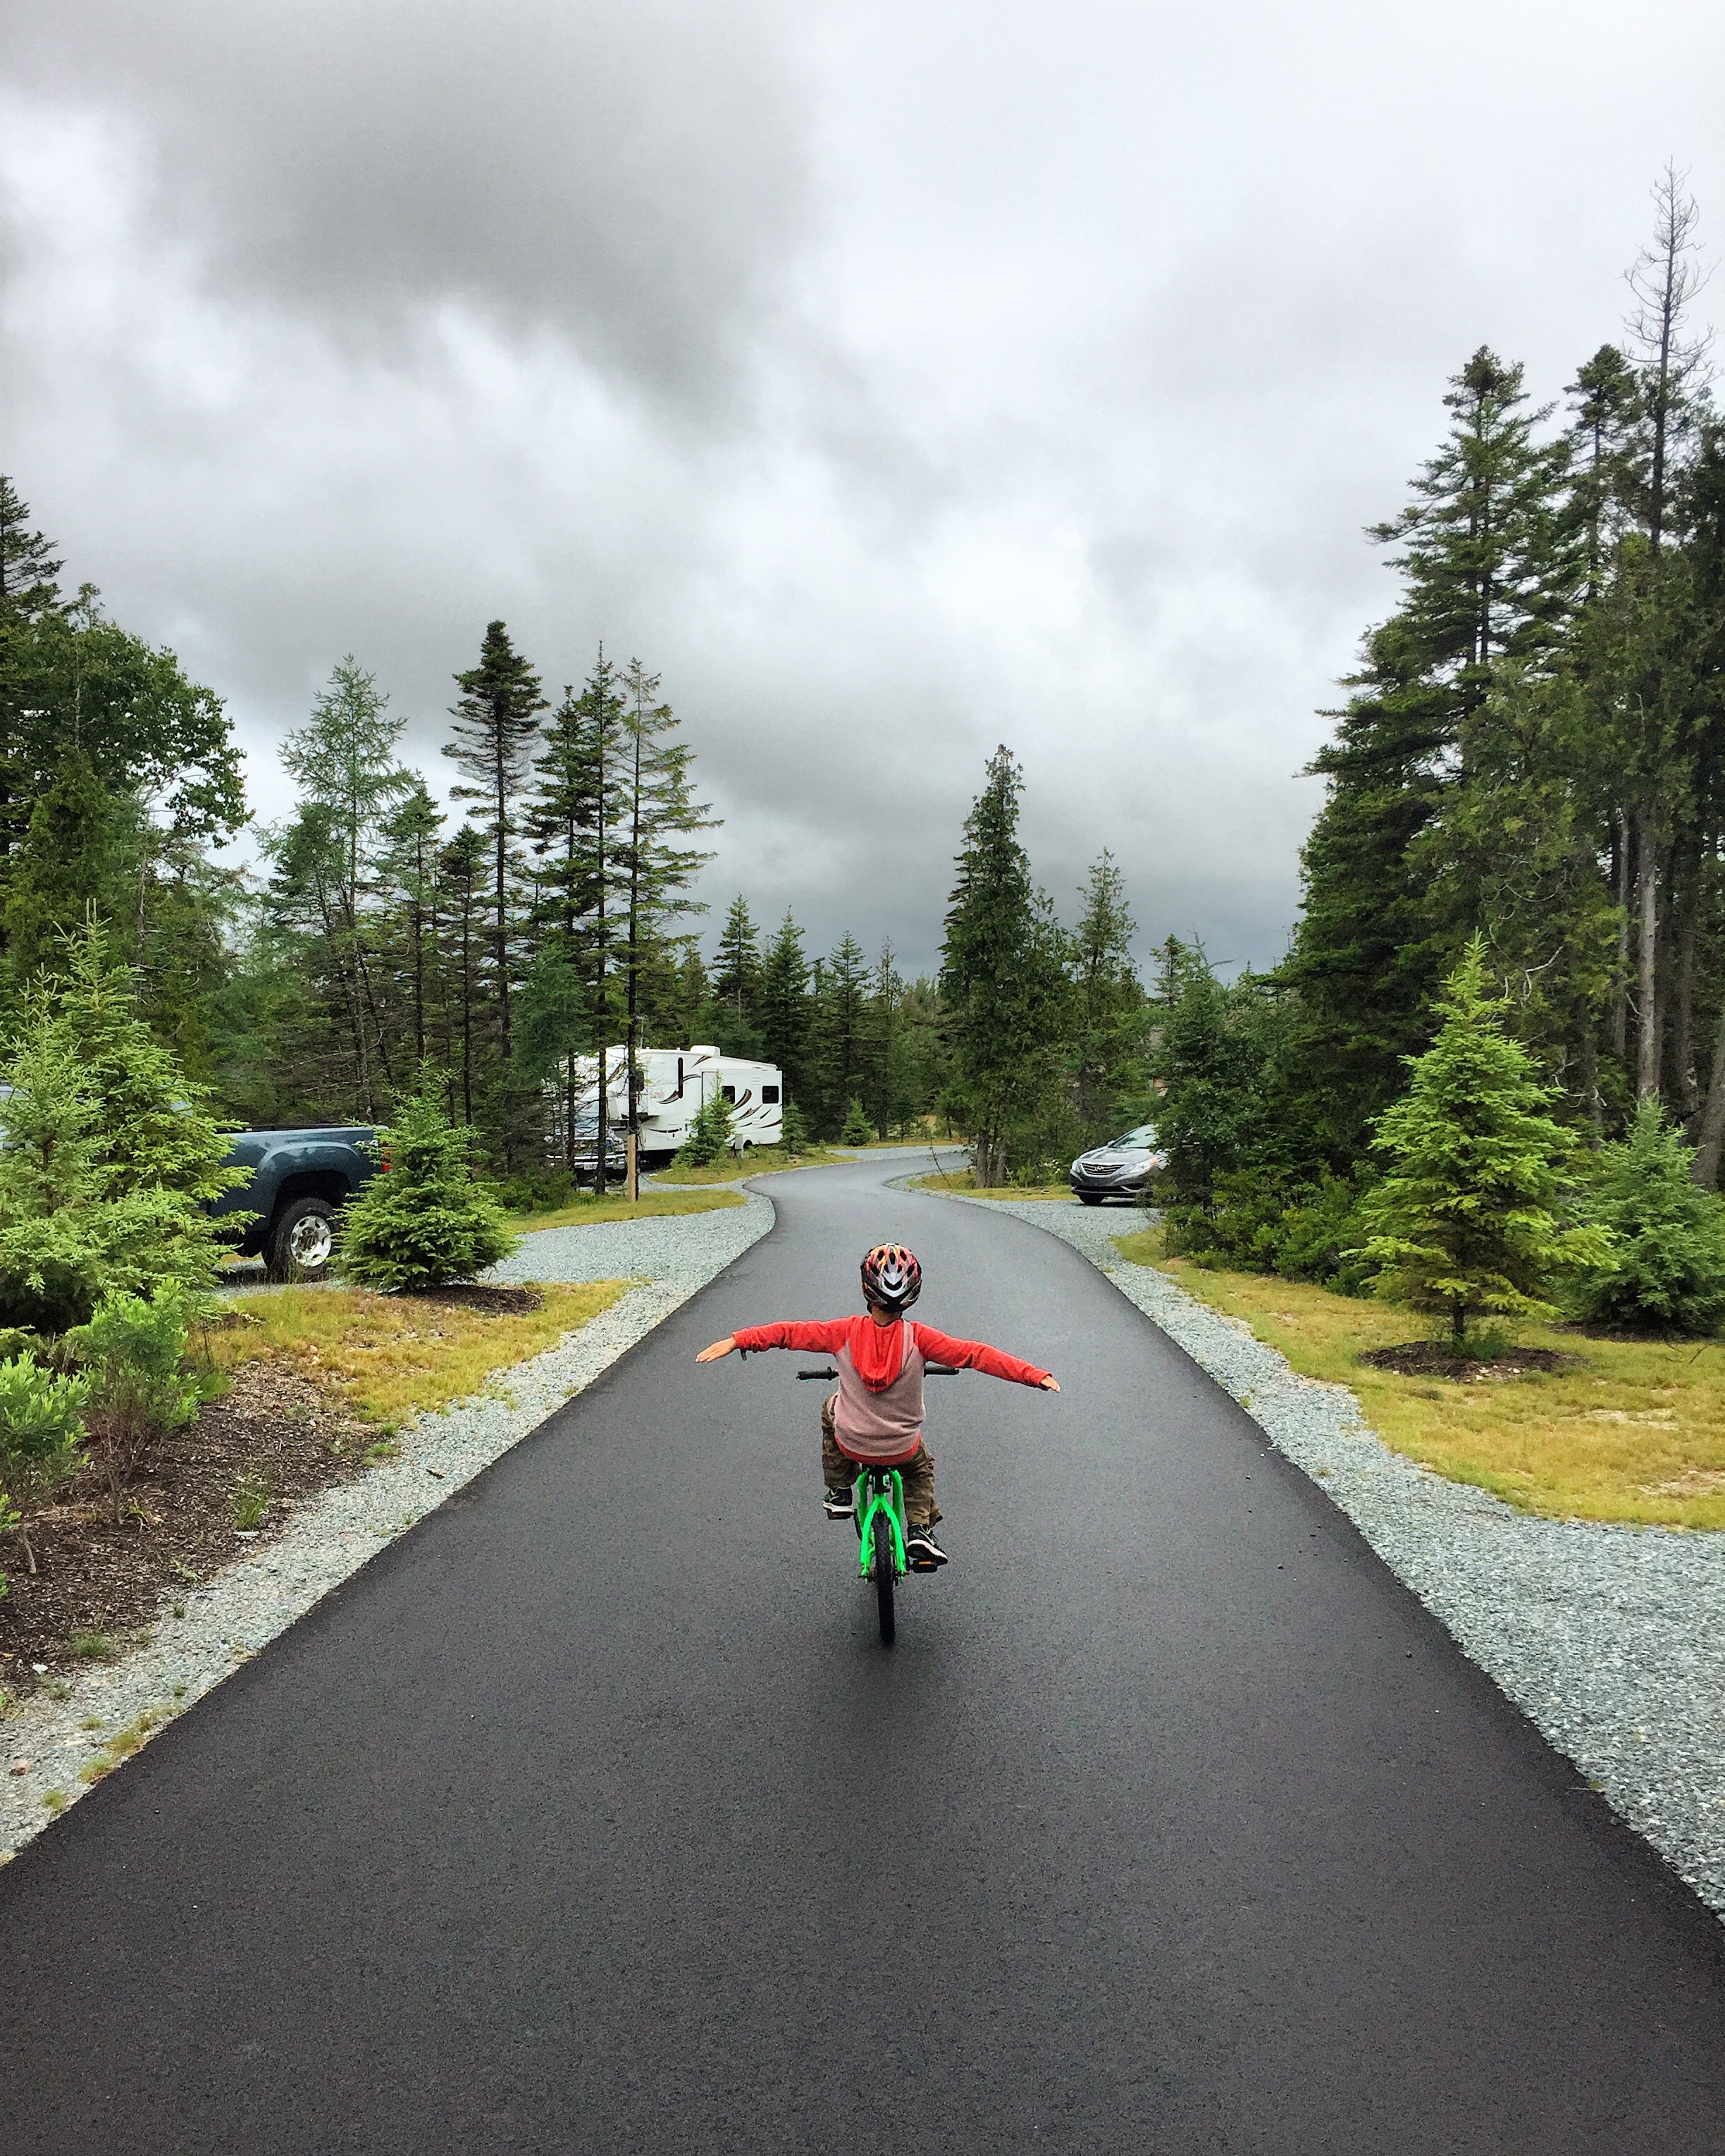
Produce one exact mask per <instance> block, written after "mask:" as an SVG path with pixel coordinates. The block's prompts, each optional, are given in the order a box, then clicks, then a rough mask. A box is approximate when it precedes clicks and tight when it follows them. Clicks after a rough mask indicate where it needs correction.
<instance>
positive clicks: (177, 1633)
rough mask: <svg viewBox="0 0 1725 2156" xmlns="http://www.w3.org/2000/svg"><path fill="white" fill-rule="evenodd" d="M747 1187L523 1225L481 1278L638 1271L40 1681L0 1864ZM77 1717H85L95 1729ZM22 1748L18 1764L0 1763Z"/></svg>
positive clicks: (559, 1387) (445, 1482) (456, 1478)
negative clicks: (126, 1639)
mask: <svg viewBox="0 0 1725 2156" xmlns="http://www.w3.org/2000/svg"><path fill="white" fill-rule="evenodd" d="M772 1225H773V1207H772V1205H771V1204H769V1203H768V1200H767V1199H764V1198H762V1197H758V1196H756V1195H754V1194H752V1193H751V1194H749V1195H747V1197H746V1199H745V1201H744V1203H743V1204H742V1205H740V1206H732V1207H727V1208H726V1209H723V1210H722V1211H719V1212H715V1213H691V1214H672V1215H670V1216H669V1217H667V1218H665V1219H651V1220H622V1221H615V1222H606V1223H603V1224H600V1225H598V1226H595V1227H591V1228H583V1227H577V1228H548V1229H543V1230H542V1231H541V1232H540V1233H539V1234H537V1235H529V1236H527V1237H526V1239H525V1240H523V1242H522V1245H521V1249H520V1250H518V1251H517V1252H516V1255H515V1256H514V1257H512V1258H511V1259H509V1260H507V1261H506V1263H505V1264H503V1265H500V1266H498V1267H497V1269H496V1270H495V1272H493V1273H491V1274H489V1275H488V1276H487V1278H489V1279H492V1280H499V1281H547V1282H549V1281H598V1280H630V1279H633V1280H634V1281H638V1282H639V1285H638V1286H634V1287H632V1288H631V1289H630V1290H629V1292H628V1294H627V1295H625V1296H623V1297H622V1298H621V1299H620V1300H619V1301H617V1302H615V1303H614V1304H613V1305H612V1306H611V1308H610V1309H609V1310H608V1311H605V1312H602V1313H601V1314H600V1315H599V1316H598V1317H596V1318H594V1319H593V1321H592V1322H590V1323H589V1324H587V1325H584V1326H583V1327H582V1328H581V1330H580V1331H579V1332H572V1333H570V1334H569V1335H568V1336H567V1337H566V1338H565V1339H564V1340H562V1342H559V1344H558V1345H557V1347H551V1348H547V1351H546V1352H545V1353H544V1354H542V1355H536V1356H535V1357H534V1358H533V1359H532V1360H531V1362H527V1363H521V1364H519V1365H518V1366H517V1367H516V1368H514V1369H512V1370H509V1371H506V1372H500V1373H499V1374H498V1377H497V1378H495V1380H494V1381H493V1383H492V1386H491V1387H490V1389H489V1390H487V1391H486V1392H485V1393H484V1394H480V1395H479V1396H478V1397H477V1398H475V1399H470V1400H464V1401H462V1402H460V1403H459V1404H458V1405H456V1406H454V1407H452V1408H449V1409H446V1410H445V1411H444V1413H442V1414H432V1415H424V1416H422V1417H421V1418H420V1419H418V1421H417V1422H415V1423H413V1424H408V1426H407V1427H406V1428H405V1429H403V1430H402V1432H401V1433H400V1435H399V1438H398V1443H399V1445H400V1446H401V1451H400V1455H399V1457H398V1458H397V1459H394V1460H389V1461H388V1462H387V1463H385V1464H383V1465H381V1466H377V1467H374V1468H371V1469H369V1470H367V1472H366V1473H364V1474H363V1475H360V1476H356V1477H355V1478H354V1479H353V1480H352V1481H350V1482H342V1483H337V1484H336V1485H334V1486H332V1487H331V1488H330V1489H328V1490H326V1491H321V1492H320V1493H319V1495H318V1496H316V1497H314V1498H311V1499H309V1500H308V1501H306V1502H305V1504H303V1505H302V1506H300V1507H298V1508H297V1510H296V1512H295V1516H294V1517H293V1518H292V1519H291V1520H290V1522H289V1523H288V1525H287V1526H286V1527H285V1528H284V1530H283V1531H282V1532H280V1534H275V1535H271V1536H269V1537H255V1538H254V1537H244V1536H242V1537H236V1547H237V1548H239V1550H241V1551H244V1552H245V1554H244V1555H242V1556H240V1557H239V1558H238V1559H237V1561H236V1562H235V1563H234V1564H232V1565H230V1566H229V1567H228V1569H227V1570H226V1571H225V1572H223V1573H220V1574H219V1575H218V1577H217V1578H213V1579H212V1580H210V1581H209V1582H208V1584H206V1585H204V1586H202V1587H198V1588H196V1589H192V1590H190V1591H188V1592H187V1594H186V1596H185V1599H184V1600H183V1601H182V1602H181V1603H179V1604H175V1605H172V1606H173V1607H175V1608H177V1609H179V1610H181V1611H182V1613H183V1614H180V1615H174V1614H167V1613H164V1614H162V1615H161V1616H159V1617H158V1619H157V1621H156V1623H155V1624H154V1625H153V1626H152V1628H151V1631H150V1632H149V1634H147V1635H146V1638H145V1640H144V1641H143V1642H142V1643H141V1644H140V1645H138V1646H137V1647H136V1648H135V1649H134V1650H132V1651H131V1653H130V1654H128V1655H126V1657H125V1659H124V1660H123V1661H119V1662H116V1663H114V1664H112V1665H110V1666H105V1667H101V1666H98V1667H95V1668H92V1669H90V1670H89V1671H86V1672H85V1673H84V1674H82V1675H80V1676H78V1677H77V1678H75V1679H74V1681H72V1683H71V1685H70V1686H69V1691H68V1694H67V1697H65V1698H64V1699H54V1698H53V1697H49V1695H47V1694H46V1693H43V1694H39V1695H38V1696H37V1697H34V1698H33V1699H30V1700H27V1701H26V1702H24V1703H23V1706H22V1707H20V1708H19V1709H18V1712H16V1713H14V1714H13V1715H11V1716H9V1717H6V1718H5V1719H3V1720H0V1746H3V1751H0V1862H4V1861H5V1860H6V1859H7V1858H8V1856H12V1855H13V1854H14V1853H15V1852H16V1851H18V1849H20V1848H22V1846H23V1844H24V1843H25V1842H27V1841H28V1840H31V1839H32V1838H33V1836H34V1835H38V1834H39V1833H40V1832H41V1831H42V1830H43V1828H44V1826H46V1825H48V1824H49V1820H51V1819H53V1818H54V1815H55V1809H54V1807H51V1806H50V1805H49V1804H46V1803H44V1797H45V1795H46V1794H47V1792H49V1790H58V1791H59V1794H60V1796H61V1798H62V1799H64V1802H65V1803H67V1804H70V1803H72V1802H74V1800H75V1799H77V1798H79V1797H80V1796H82V1795H83V1794H84V1792H85V1789H86V1788H87V1787H89V1786H90V1784H89V1783H87V1782H86V1781H85V1779H83V1777H84V1775H85V1772H86V1770H92V1771H93V1770H94V1768H95V1766H96V1765H98V1764H99V1763H101V1761H102V1760H103V1758H104V1753H103V1747H104V1745H105V1743H106V1742H107V1740H108V1739H109V1738H111V1737H112V1736H113V1735H114V1734H115V1733H116V1732H119V1731H121V1730H124V1729H126V1728H127V1727H130V1726H133V1725H135V1724H136V1721H137V1718H138V1717H140V1716H141V1715H145V1714H149V1715H151V1716H152V1717H154V1718H155V1721H154V1725H153V1726H159V1724H160V1723H161V1722H166V1721H167V1720H169V1719H170V1718H171V1717H172V1716H174V1715H176V1714H178V1713H180V1712H182V1711H183V1710H184V1709H185V1708H186V1707H190V1706H191V1705H192V1704H193V1702H194V1701H196V1700H198V1699H200V1698H202V1697H203V1694H204V1693H205V1692H207V1691H209V1690H210V1689H211V1688H212V1687H213V1686H215V1685H218V1684H219V1683H220V1682H221V1681H222V1679H223V1677H224V1676H227V1675H228V1673H229V1671H232V1670H234V1669H236V1668H238V1667H239V1665H240V1663H242V1662H244V1661H245V1660H246V1659H247V1658H248V1657H249V1656H250V1655H254V1654H256V1653H257V1651H258V1650H259V1648H260V1647H263V1646H265V1645H268V1643H269V1642H270V1640H273V1639H274V1638H275V1635H276V1634H277V1633H278V1632H284V1631H285V1630H287V1628H288V1626H289V1625H291V1624H293V1623H294V1622H295V1620H296V1619H297V1618H300V1617H303V1616H304V1615H305V1612H306V1611H307V1610H308V1609H311V1607H312V1605H313V1604H314V1603H316V1602H318V1601H321V1599H322V1598H323V1597H324V1596H325V1595H326V1594H328V1593H329V1591H330V1589H331V1588H332V1587H338V1586H339V1585H340V1584H341V1582H342V1581H343V1580H344V1579H347V1578H350V1577H351V1576H352V1574H353V1573H356V1572H357V1571H358V1570H359V1568H360V1567H361V1566H362V1564H364V1563H366V1561H367V1558H371V1557H372V1556H374V1555H375V1554H376V1553H377V1551H378V1550H380V1549H381V1548H383V1547H384V1546H385V1545H386V1544H387V1543H390V1542H392V1541H393V1540H394V1538H395V1537H397V1536H398V1535H400V1534H404V1533H405V1532H407V1530H408V1528H409V1527H413V1525H414V1524H415V1523H416V1522H418V1521H419V1520H421V1519H423V1518H424V1516H425V1515H426V1513H428V1512H431V1511H433V1510H434V1508H435V1507H437V1506H439V1505H440V1504H441V1503H442V1502H443V1501H444V1498H445V1497H448V1496H451V1495H452V1494H453V1493H454V1491H457V1490H459V1488H460V1487H461V1486H462V1485H463V1483H465V1482H468V1481H471V1480H472V1478H473V1477H474V1476H475V1475H477V1474H479V1473H480V1471H481V1470H482V1469H484V1468H486V1467H489V1466H490V1465H491V1463H492V1461H493V1460H496V1459H498V1458H499V1457H500V1456H501V1455H502V1454H504V1453H506V1452H507V1451H508V1450H509V1449H510V1447H511V1445H516V1444H519V1442H520V1441H521V1439H522V1438H524V1437H526V1436H527V1435H529V1433H530V1432H531V1431H533V1430H536V1429H537V1428H538V1427H539V1425H540V1424H541V1423H542V1422H543V1421H544V1420H545V1419H546V1417H547V1415H549V1414H552V1413H553V1412H554V1411H555V1410H556V1409H558V1408H560V1407H561V1406H562V1404H563V1403H564V1401H565V1400H567V1399H571V1398H572V1396H573V1395H574V1394H577V1393H578V1392H580V1391H582V1390H583V1388H584V1387H586V1386H588V1385H590V1384H591V1383H593V1379H594V1378H597V1377H598V1376H599V1374H600V1373H602V1372H603V1371H604V1370H607V1369H608V1368H609V1367H610V1366H611V1364H612V1363H614V1362H615V1361H616V1360H617V1358H618V1357H619V1355H621V1354H622V1353H624V1349H625V1348H629V1347H633V1346H634V1343H635V1342H636V1341H638V1340H639V1339H641V1338H643V1337H644V1336H645V1335H646V1334H647V1333H649V1332H651V1331H652V1330H653V1328H654V1327H655V1325H658V1324H659V1323H660V1322H662V1320H664V1319H665V1318H666V1317H670V1313H671V1312H673V1311H674V1310H675V1309H676V1308H677V1307H678V1306H680V1304H682V1303H685V1302H686V1301H688V1299H689V1297H690V1296H691V1295H693V1294H694V1293H695V1292H696V1290H697V1289H700V1288H703V1287H705V1286H706V1284H707V1282H708V1281H711V1280H712V1279H714V1278H716V1276H717V1275H718V1274H720V1273H721V1272H722V1271H723V1270H725V1268H726V1265H729V1264H731V1262H732V1260H733V1259H735V1258H738V1257H740V1256H741V1255H742V1253H743V1252H744V1251H745V1250H747V1249H748V1247H749V1245H751V1244H752V1243H755V1242H757V1241H759V1240H760V1238H761V1237H762V1235H765V1234H766V1233H767V1230H768V1229H769V1228H770V1227H771V1226H772ZM86 1722H99V1723H100V1728H98V1729H92V1728H86V1727H83V1726H82V1725H83V1724H85V1723H86ZM19 1761H28V1768H27V1769H26V1771H25V1772H23V1773H22V1774H18V1773H14V1772H12V1771H10V1770H11V1769H13V1768H14V1767H15V1766H16V1765H17V1763H18V1762H19Z"/></svg>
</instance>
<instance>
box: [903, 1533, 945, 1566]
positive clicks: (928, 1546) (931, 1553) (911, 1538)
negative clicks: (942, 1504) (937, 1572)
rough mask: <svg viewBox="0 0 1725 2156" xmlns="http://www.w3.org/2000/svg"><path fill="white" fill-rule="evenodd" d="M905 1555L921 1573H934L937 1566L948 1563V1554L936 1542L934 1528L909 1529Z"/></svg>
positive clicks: (906, 1534) (906, 1536) (906, 1535)
mask: <svg viewBox="0 0 1725 2156" xmlns="http://www.w3.org/2000/svg"><path fill="white" fill-rule="evenodd" d="M905 1554H906V1556H907V1557H908V1558H910V1560H911V1563H912V1564H913V1565H915V1566H916V1569H917V1570H918V1571H919V1572H932V1571H933V1570H934V1568H935V1567H936V1566H937V1565H941V1564H944V1563H946V1561H947V1553H946V1552H945V1551H944V1550H943V1549H942V1548H941V1546H940V1544H939V1543H937V1541H936V1540H935V1538H934V1529H933V1528H932V1527H906V1529H905Z"/></svg>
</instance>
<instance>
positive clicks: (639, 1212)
mask: <svg viewBox="0 0 1725 2156" xmlns="http://www.w3.org/2000/svg"><path fill="white" fill-rule="evenodd" d="M755 1172H756V1171H755V1170H754V1169H753V1168H745V1169H743V1171H742V1173H744V1174H745V1175H752V1174H754V1173H755ZM741 1204H742V1192H741V1191H740V1190H644V1191H643V1192H642V1193H641V1195H640V1197H639V1200H638V1201H637V1202H636V1203H635V1204H633V1205H631V1204H629V1200H628V1199H626V1198H614V1197H612V1196H610V1195H609V1194H607V1195H606V1196H605V1197H603V1198H577V1199H574V1200H573V1202H572V1204H567V1205H562V1206H559V1207H558V1209H557V1211H556V1212H555V1213H511V1214H510V1216H509V1224H510V1225H511V1227H512V1228H516V1229H520V1231H521V1233H522V1234H523V1235H532V1234H534V1233H535V1232H536V1230H537V1229H541V1228H596V1227H598V1226H599V1225H600V1224H602V1223H603V1222H604V1221H607V1220H663V1219H666V1218H667V1217H668V1216H669V1215H670V1214H676V1213H716V1212H717V1211H718V1210H719V1209H721V1207H723V1206H726V1205H741Z"/></svg>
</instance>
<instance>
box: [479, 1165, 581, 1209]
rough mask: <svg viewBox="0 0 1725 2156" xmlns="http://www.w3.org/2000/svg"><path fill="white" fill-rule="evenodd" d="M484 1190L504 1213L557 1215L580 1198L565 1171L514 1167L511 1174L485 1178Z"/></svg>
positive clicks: (567, 1171)
mask: <svg viewBox="0 0 1725 2156" xmlns="http://www.w3.org/2000/svg"><path fill="white" fill-rule="evenodd" d="M485 1188H487V1189H488V1190H489V1191H490V1193H491V1195H492V1196H493V1197H494V1198H495V1199H496V1201H497V1203H498V1204H500V1205H501V1207H502V1208H503V1209H504V1211H505V1212H506V1213H561V1212H562V1209H563V1208H564V1207H565V1206H566V1205H572V1204H574V1202H575V1200H576V1199H578V1197H579V1196H580V1195H581V1186H580V1184H579V1183H578V1182H577V1181H576V1179H575V1177H574V1175H573V1173H572V1171H571V1170H570V1169H568V1168H518V1169H517V1170H516V1173H514V1174H513V1175H495V1176H491V1177H489V1178H487V1179H486V1183H485Z"/></svg>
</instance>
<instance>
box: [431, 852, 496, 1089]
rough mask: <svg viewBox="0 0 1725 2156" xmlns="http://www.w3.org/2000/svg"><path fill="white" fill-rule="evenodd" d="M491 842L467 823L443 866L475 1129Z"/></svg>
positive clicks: (453, 1025)
mask: <svg viewBox="0 0 1725 2156" xmlns="http://www.w3.org/2000/svg"><path fill="white" fill-rule="evenodd" d="M439 874H440V876H441V878H442V881H443V885H444V890H445V891H448V893H449V1029H450V1031H451V1033H452V1034H454V1046H455V1075H454V1081H453V1082H454V1084H455V1085H456V1086H458V1087H459V1098H460V1103H461V1121H462V1123H463V1125H464V1126H465V1127H466V1128H468V1129H471V1128H472V1127H473V1121H474V1101H475V1080H476V1077H477V1075H478V1074H479V1062H480V1057H479V1054H478V1053H477V1052H476V1030H477V1028H478V1027H479V1025H480V1019H481V1010H480V978H479V951H480V919H481V916H482V915H483V912H484V900H483V897H482V896H481V893H482V891H483V889H484V877H485V838H484V835H483V834H482V833H480V832H479V831H477V830H475V829H474V827H473V825H472V824H463V825H462V826H461V828H460V829H459V831H457V832H456V834H455V835H454V838H453V839H450V841H449V844H448V845H447V846H445V847H444V851H443V856H442V860H441V861H440V863H439Z"/></svg>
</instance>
